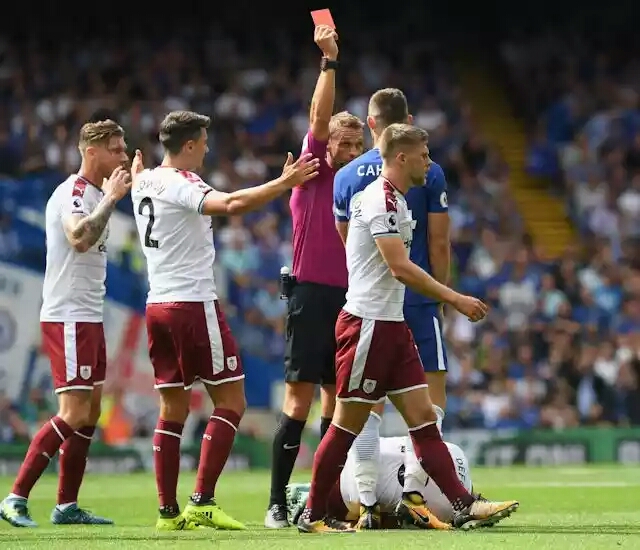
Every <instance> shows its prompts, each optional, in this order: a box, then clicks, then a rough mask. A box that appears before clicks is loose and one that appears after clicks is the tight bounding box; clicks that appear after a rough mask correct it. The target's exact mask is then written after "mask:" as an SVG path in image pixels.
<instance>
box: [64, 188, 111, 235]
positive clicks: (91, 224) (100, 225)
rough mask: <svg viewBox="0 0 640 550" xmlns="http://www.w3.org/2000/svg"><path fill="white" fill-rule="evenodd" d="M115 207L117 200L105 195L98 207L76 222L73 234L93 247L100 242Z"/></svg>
mask: <svg viewBox="0 0 640 550" xmlns="http://www.w3.org/2000/svg"><path fill="white" fill-rule="evenodd" d="M115 208H116V201H114V200H113V199H112V198H111V197H106V196H105V197H103V198H102V200H101V201H100V202H99V203H98V206H96V209H95V210H94V211H93V212H91V214H89V215H88V216H86V217H84V218H82V219H81V220H80V221H79V222H78V223H77V224H76V226H75V227H74V229H73V231H72V232H71V235H72V236H73V238H74V239H77V240H79V241H82V242H84V243H85V244H86V245H87V246H89V247H92V246H93V245H94V244H96V243H97V242H98V239H99V238H100V235H102V232H103V231H104V229H105V227H106V226H107V223H108V222H109V218H110V217H111V214H112V213H113V211H114V210H115Z"/></svg>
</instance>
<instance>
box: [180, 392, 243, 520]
mask: <svg viewBox="0 0 640 550" xmlns="http://www.w3.org/2000/svg"><path fill="white" fill-rule="evenodd" d="M206 388H207V392H208V393H209V397H211V401H212V402H213V404H214V409H213V413H212V414H211V416H210V418H209V422H208V423H207V427H206V430H205V432H204V435H203V437H202V447H201V449H200V461H199V464H198V474H197V476H196V486H195V489H194V492H193V494H192V495H191V498H190V499H189V503H188V504H187V505H186V506H185V509H184V515H185V517H186V518H187V520H188V521H191V522H193V523H197V524H199V525H203V526H205V527H215V528H217V529H232V530H239V529H245V526H244V525H243V524H242V523H240V522H239V521H237V520H236V519H234V518H232V517H231V516H229V515H228V514H226V513H225V512H224V511H223V510H222V508H220V507H219V506H218V505H217V504H216V501H215V489H216V483H217V482H218V479H219V478H220V474H221V473H222V470H223V468H224V466H225V464H226V463H227V459H228V458H229V454H230V453H231V448H232V447H233V441H234V439H235V436H236V432H237V430H238V426H239V424H240V420H241V419H242V417H243V415H244V411H245V409H246V406H247V403H246V399H245V395H244V380H235V381H232V382H224V383H221V384H216V385H213V384H206Z"/></svg>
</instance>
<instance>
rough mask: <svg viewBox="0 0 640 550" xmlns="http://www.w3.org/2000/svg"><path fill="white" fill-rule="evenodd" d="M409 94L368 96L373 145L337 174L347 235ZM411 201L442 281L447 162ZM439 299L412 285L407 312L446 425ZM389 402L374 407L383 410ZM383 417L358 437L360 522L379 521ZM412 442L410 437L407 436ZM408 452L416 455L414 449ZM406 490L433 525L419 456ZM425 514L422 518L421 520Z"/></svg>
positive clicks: (425, 255)
mask: <svg viewBox="0 0 640 550" xmlns="http://www.w3.org/2000/svg"><path fill="white" fill-rule="evenodd" d="M411 121H412V117H411V115H410V114H409V112H408V106H407V99H406V97H405V95H404V93H402V91H401V90H398V89H395V88H386V89H383V90H379V91H377V92H376V93H375V94H373V96H371V99H370V101H369V113H368V116H367V125H368V126H369V129H370V130H371V135H372V137H373V140H374V148H373V149H371V150H369V151H367V152H366V153H364V154H363V155H361V156H359V157H358V158H356V159H355V160H353V161H351V162H350V163H349V164H347V165H346V166H345V167H343V168H342V169H340V170H339V171H338V173H337V174H336V176H335V179H334V190H333V199H334V214H335V218H336V227H337V229H338V232H339V233H340V235H341V237H342V239H343V241H345V240H346V236H347V232H348V226H349V205H350V203H351V201H352V199H353V197H354V196H355V195H357V194H358V193H360V192H362V191H363V190H364V188H365V187H367V185H369V184H370V183H371V182H373V181H374V180H375V179H376V178H377V177H378V176H379V175H380V172H381V170H382V158H381V157H380V151H379V150H378V149H377V148H376V147H375V144H376V142H377V139H378V136H380V134H381V133H382V132H383V130H384V129H385V128H386V127H387V126H389V125H390V124H394V123H401V122H409V123H411ZM406 198H407V203H408V205H409V208H410V210H411V214H412V217H413V220H414V232H413V242H412V244H411V253H410V255H411V261H413V262H414V263H416V264H417V265H419V266H420V267H421V268H422V269H424V270H425V271H426V272H427V273H429V274H431V275H432V276H433V277H434V278H435V279H437V280H438V281H439V282H441V283H443V284H447V283H448V279H449V264H450V242H449V214H448V204H447V183H446V180H445V176H444V172H443V170H442V168H441V167H440V166H439V165H438V164H436V163H435V162H433V163H432V164H431V165H430V167H429V171H428V172H427V178H426V182H425V185H424V186H423V187H415V188H413V189H411V190H410V191H409V192H408V193H407V196H406ZM440 313H441V311H440V305H439V304H438V303H436V302H434V301H432V300H430V299H428V298H425V297H424V296H420V295H418V294H416V293H414V292H413V291H411V290H409V289H407V290H406V293H405V303H404V316H405V319H406V321H407V323H408V325H409V328H410V329H411V331H412V333H413V337H414V339H415V342H416V345H417V347H418V351H419V353H420V358H421V359H422V363H423V365H424V369H425V376H426V379H427V383H428V384H429V393H430V396H431V400H432V401H433V404H434V409H435V412H436V415H437V417H438V428H439V429H440V430H442V419H443V417H444V410H445V406H446V372H447V354H446V350H445V347H444V342H443V339H442V332H441V315H440ZM383 408H384V405H381V406H379V407H377V408H376V409H374V410H375V411H376V412H377V413H378V414H381V413H382V409H383ZM379 440H380V438H379V423H375V422H374V421H373V420H371V421H368V422H367V424H366V425H365V427H364V429H363V430H362V432H361V433H360V435H359V436H358V438H357V439H356V442H355V451H356V458H357V461H356V468H355V474H356V480H357V483H358V487H359V491H360V502H361V503H362V514H361V517H360V521H359V523H358V526H359V527H360V528H375V527H376V526H377V525H379V513H377V502H376V499H375V494H376V491H375V484H376V480H377V464H378V455H379ZM407 444H408V445H411V438H409V437H407ZM409 455H412V456H415V454H414V453H409ZM405 472H406V473H405V484H404V496H403V500H402V502H401V503H400V504H399V507H403V508H404V510H401V511H402V512H403V513H404V514H405V515H406V514H407V513H409V514H410V515H412V516H414V517H415V518H416V522H417V523H418V524H419V525H420V524H421V525H422V526H423V527H425V528H433V523H432V522H430V517H431V514H430V512H429V510H428V508H427V507H426V505H425V503H424V500H423V499H422V496H421V493H420V487H419V483H420V482H419V478H420V476H421V475H422V467H421V466H420V464H419V463H418V462H417V460H412V458H409V459H408V463H407V464H405ZM420 518H422V521H421V520H420Z"/></svg>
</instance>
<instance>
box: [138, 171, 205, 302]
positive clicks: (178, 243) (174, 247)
mask: <svg viewBox="0 0 640 550" xmlns="http://www.w3.org/2000/svg"><path fill="white" fill-rule="evenodd" d="M211 191H213V189H212V188H211V187H210V186H209V185H207V184H206V183H205V182H204V181H202V179H200V177H199V176H198V175H197V174H194V173H193V172H184V171H180V170H176V169H175V168H169V167H163V166H159V167H158V168H154V169H152V170H144V171H142V172H141V173H140V174H138V176H136V178H135V181H134V183H133V186H132V188H131V198H132V201H133V213H134V216H135V219H136V225H137V227H138V234H139V236H140V243H141V245H142V250H143V252H144V255H145V257H146V259H147V273H148V276H149V295H148V296H147V303H150V304H151V303H163V302H208V301H211V300H215V299H216V286H215V283H214V280H213V261H214V258H215V249H214V246H213V231H212V229H211V218H210V217H209V216H204V215H202V213H201V212H202V207H203V205H204V199H205V197H206V195H207V193H209V192H211Z"/></svg>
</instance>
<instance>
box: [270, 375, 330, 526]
mask: <svg viewBox="0 0 640 550" xmlns="http://www.w3.org/2000/svg"><path fill="white" fill-rule="evenodd" d="M331 388H333V399H331V397H332V396H331V394H330V393H329V392H330V389H331ZM315 390H316V386H315V384H312V383H310V382H286V383H285V390H284V402H283V404H282V415H281V416H280V419H279V422H278V427H277V428H276V433H275V436H274V438H273V451H272V456H273V463H272V465H271V494H270V496H269V508H268V509H267V513H266V515H265V518H264V526H265V527H267V528H269V529H283V528H286V527H289V520H288V519H287V514H288V510H287V504H286V487H287V484H288V483H289V480H290V479H291V473H292V472H293V467H294V466H295V463H296V459H297V458H298V452H299V451H300V443H301V441H302V432H303V431H304V427H305V425H306V423H307V418H308V417H309V411H310V410H311V404H312V403H313V398H314V396H315ZM320 395H321V399H322V402H321V406H322V414H323V417H324V414H325V413H328V411H331V415H332V416H333V408H334V407H335V386H327V387H324V388H322V390H321V394H320ZM329 423H330V422H329ZM327 428H328V426H327Z"/></svg>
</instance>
